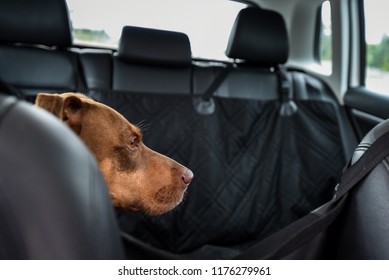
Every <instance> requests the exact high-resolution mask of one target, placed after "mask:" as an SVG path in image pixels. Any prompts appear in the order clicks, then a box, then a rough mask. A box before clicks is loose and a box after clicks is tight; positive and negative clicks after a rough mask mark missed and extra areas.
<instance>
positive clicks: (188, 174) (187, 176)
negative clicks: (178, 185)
mask: <svg viewBox="0 0 389 280" xmlns="http://www.w3.org/2000/svg"><path fill="white" fill-rule="evenodd" d="M193 177H194V175H193V172H192V171H191V170H190V169H186V171H185V172H184V174H182V176H181V179H182V181H184V183H185V184H186V185H189V184H190V183H191V182H192V180H193Z"/></svg>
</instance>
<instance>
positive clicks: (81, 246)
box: [0, 0, 389, 259]
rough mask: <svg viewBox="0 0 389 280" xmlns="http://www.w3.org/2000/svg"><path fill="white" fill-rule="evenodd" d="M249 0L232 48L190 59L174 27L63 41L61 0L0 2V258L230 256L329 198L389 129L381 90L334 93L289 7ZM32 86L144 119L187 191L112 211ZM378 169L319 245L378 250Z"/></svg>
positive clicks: (385, 251) (92, 171)
mask: <svg viewBox="0 0 389 280" xmlns="http://www.w3.org/2000/svg"><path fill="white" fill-rule="evenodd" d="M226 1H227V0H226ZM38 2H39V3H38ZM246 2H247V7H245V8H243V9H242V10H241V11H240V12H239V13H238V15H237V17H236V19H235V22H234V24H233V27H232V30H231V33H230V37H229V41H228V44H227V45H226V55H227V57H228V58H229V59H230V60H229V61H219V60H218V61H216V60H201V59H196V58H193V57H192V51H191V43H190V38H189V37H188V36H187V34H185V33H182V32H178V31H171V30H160V29H153V28H147V27H141V26H123V29H122V33H121V37H120V41H119V45H118V49H117V50H116V49H109V48H97V47H96V48H92V47H82V46H77V45H73V42H72V34H71V22H70V19H69V10H68V7H67V4H66V2H65V0H41V1H31V0H20V1H12V0H1V1H0V6H1V9H0V26H1V30H2V31H1V32H0V90H1V92H2V93H4V95H2V96H1V98H0V158H1V160H0V166H1V168H0V192H1V195H0V201H1V203H0V224H1V226H0V227H1V230H0V244H1V246H0V258H2V259H123V258H124V259H233V258H236V257H239V255H240V254H242V253H244V252H245V251H247V250H249V249H250V248H252V247H253V246H254V245H255V244H257V243H258V242H261V241H263V240H266V238H269V237H271V236H272V235H273V234H275V233H277V232H278V231H280V230H282V229H283V228H285V227H286V226H288V225H290V224H291V223H293V222H295V221H297V220H298V219H300V218H301V217H304V216H305V215H307V214H308V213H310V212H311V211H313V210H315V209H317V208H318V207H320V206H321V205H323V204H324V203H326V202H328V201H329V200H331V199H332V197H333V195H334V191H335V186H336V184H337V182H338V179H339V176H340V174H341V172H342V169H343V168H344V166H346V164H347V163H348V161H349V159H350V158H352V161H354V162H355V161H357V159H356V157H358V155H359V154H360V153H361V151H362V153H363V151H365V150H366V147H367V148H368V147H369V146H370V145H371V143H372V142H374V141H375V139H377V137H378V136H379V135H382V134H384V132H386V131H387V130H388V125H387V122H383V123H381V120H382V119H384V118H386V116H388V115H389V114H388V113H387V111H385V110H381V111H382V112H381V111H379V109H378V110H376V109H375V108H374V105H373V103H374V104H375V102H380V100H381V99H382V98H383V97H377V98H376V99H375V100H378V101H375V100H372V99H369V101H368V102H367V101H366V100H367V99H368V97H366V96H362V97H361V93H360V92H362V91H363V90H361V89H353V88H349V89H348V92H347V93H346V95H345V98H344V99H343V100H340V98H339V94H338V93H339V92H340V91H341V90H342V89H343V87H344V84H342V83H347V82H345V81H343V80H342V81H339V79H341V78H342V77H343V78H344V77H345V76H347V74H345V73H343V72H341V73H339V75H338V76H336V75H335V74H336V71H338V70H336V69H337V68H336V67H335V66H336V65H335V66H334V68H333V72H335V74H334V76H331V77H324V78H323V77H321V76H320V75H317V74H314V73H312V72H311V71H308V70H307V69H304V67H301V65H303V64H301V65H300V64H299V61H298V58H299V55H300V52H301V51H304V50H306V47H305V46H302V47H301V50H299V44H300V45H301V44H303V43H302V42H300V41H299V37H300V36H303V34H304V29H300V30H299V31H298V32H297V31H296V28H297V27H296V26H299V27H301V23H300V25H298V19H299V17H298V16H299V14H298V13H297V14H294V15H293V18H292V15H291V14H290V13H289V12H290V11H291V10H293V9H288V10H286V11H285V12H284V13H283V12H282V11H283V10H281V9H280V10H278V11H277V10H276V8H277V7H278V6H279V7H281V3H285V1H284V2H283V1H281V0H280V1H275V2H274V3H273V4H272V5H273V6H271V4H270V2H271V1H253V2H248V1H246ZM307 2H309V1H303V0H299V1H298V0H296V1H290V3H292V4H293V5H295V6H296V7H302V8H301V12H300V13H303V11H304V9H306V10H308V9H310V11H316V10H317V8H318V7H319V6H320V4H321V2H322V1H319V0H318V1H310V4H307V5H306V6H303V5H302V4H303V3H307ZM334 2H341V1H334ZM350 2H352V1H350ZM260 4H262V5H260ZM292 4H290V5H292ZM337 5H341V4H339V3H335V4H334V8H336V7H337ZM268 6H271V7H270V8H269V7H268ZM303 7H304V8H303ZM288 13H289V14H288ZM307 13H308V12H307ZM309 14H310V16H311V18H308V17H305V18H306V20H307V21H308V22H315V18H314V16H316V13H311V12H309ZM288 15H289V18H288ZM20 19H23V20H20ZM304 26H305V28H308V27H309V24H305V25H304ZM335 34H336V32H335ZM342 36H344V35H342ZM335 38H336V37H335ZM342 38H343V37H342ZM299 51H300V52H299ZM312 55H313V54H312ZM334 55H335V56H336V55H337V52H336V51H335V52H334ZM335 60H336V59H335ZM338 63H343V60H340V61H339V62H338ZM299 65H300V66H299ZM341 65H343V64H341ZM339 71H341V70H339ZM354 91H355V92H358V93H356V94H355V95H353V94H352V93H353V92H354ZM40 92H45V93H60V92H81V93H83V94H85V95H87V96H88V97H90V98H92V99H94V100H96V101H99V102H102V103H104V104H106V105H108V106H111V107H112V108H114V109H116V110H117V111H118V112H120V113H121V114H122V115H123V116H125V117H126V118H127V119H128V120H129V121H130V122H131V123H133V124H142V123H146V125H147V129H145V131H144V142H145V143H146V144H147V146H149V147H150V148H152V149H154V150H156V151H158V152H160V153H162V154H165V155H168V156H169V157H171V158H173V159H175V160H176V161H178V162H180V163H182V164H184V165H186V166H188V167H190V169H191V170H192V171H193V172H194V174H195V179H194V181H193V183H192V184H191V185H190V187H189V188H188V191H187V192H188V193H187V195H186V197H185V199H184V201H183V202H182V203H181V204H180V205H179V206H178V207H177V208H176V209H174V210H173V211H171V212H169V213H167V214H165V215H162V216H158V217H151V216H148V215H147V214H130V213H127V212H125V211H124V210H121V209H114V208H113V207H112V206H111V204H110V201H109V196H108V194H107V191H106V187H105V183H104V180H103V178H102V176H101V174H100V172H99V170H98V166H97V164H96V162H95V160H94V159H93V156H92V155H91V154H90V152H89V151H88V150H87V148H86V147H85V146H84V145H83V144H82V143H81V141H80V140H79V139H77V137H75V135H74V134H73V133H72V132H71V131H70V130H69V129H67V127H65V126H64V125H63V124H62V123H61V122H60V121H59V120H57V119H55V118H54V117H52V116H50V114H48V113H47V112H43V111H42V110H39V109H37V108H35V107H34V106H33V103H34V100H35V98H36V95H37V94H38V93H40ZM10 95H14V96H10ZM15 96H16V97H15ZM17 97H18V98H17ZM385 100H386V99H385ZM364 103H365V104H366V105H365V106H366V107H365V106H364ZM365 108H367V109H365ZM361 110H362V111H365V112H366V113H370V114H374V115H375V117H373V116H370V117H366V114H361V113H359V114H357V113H356V112H357V111H361ZM376 112H378V113H376ZM379 122H380V123H381V124H380V125H379V127H375V128H374V129H373V127H374V126H375V125H376V124H378V123H379ZM140 126H142V125H140ZM371 129H373V130H372V131H370V130H371ZM368 131H370V133H369V134H367V132H368ZM366 134H367V136H366V137H365V138H364V140H363V141H362V142H361V140H362V138H363V137H364V136H365V135H366ZM377 135H378V136H377ZM360 142H361V143H362V144H360V146H359V148H357V146H358V143H360ZM356 148H357V150H356ZM388 168H389V165H388V163H387V160H384V161H383V162H382V163H381V164H380V165H379V166H377V168H376V169H375V171H374V172H373V173H372V174H371V175H370V176H369V178H368V179H366V180H364V181H363V182H361V183H360V185H359V186H358V188H357V189H356V190H355V191H354V192H353V193H352V195H350V197H348V200H347V204H346V206H345V210H344V212H343V214H342V216H341V221H342V222H339V231H340V234H339V236H338V238H336V241H334V244H333V246H334V247H336V250H335V251H336V253H335V254H331V255H328V256H327V257H328V258H346V259H350V258H360V259H364V258H372V259H374V258H381V259H382V258H389V247H387V246H385V245H383V244H389V242H385V240H386V239H387V238H388V237H387V236H389V235H387V233H388V231H389V226H388V224H387V222H386V223H385V216H386V215H385V213H386V212H388V211H389V210H387V207H386V204H387V203H386V197H387V196H386V195H385V194H386V192H387V188H386V185H387V184H386V182H387V180H388V178H389V177H388V176H387V174H388V173H387V170H388ZM377 182H380V183H379V184H378V183H377ZM372 186H374V188H372ZM356 232H358V234H356ZM372 236H374V238H373V237H372ZM377 236H378V237H379V238H378V237H377ZM299 257H300V258H301V255H300V256H299ZM316 257H317V256H316ZM306 258H315V256H311V255H309V253H307V255H306Z"/></svg>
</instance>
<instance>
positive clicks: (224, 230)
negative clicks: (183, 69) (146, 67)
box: [91, 92, 345, 259]
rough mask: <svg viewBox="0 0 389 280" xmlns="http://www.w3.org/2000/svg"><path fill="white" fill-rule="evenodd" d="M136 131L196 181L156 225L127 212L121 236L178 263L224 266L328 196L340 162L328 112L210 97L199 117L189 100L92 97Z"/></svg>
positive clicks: (327, 107) (314, 106)
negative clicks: (209, 110)
mask: <svg viewBox="0 0 389 280" xmlns="http://www.w3.org/2000/svg"><path fill="white" fill-rule="evenodd" d="M91 97H92V98H94V99H96V100H99V101H101V102H103V103H105V104H107V105H109V106H111V107H113V108H115V109H117V110H118V111H119V112H121V113H122V114H123V115H124V116H125V117H126V118H127V119H128V120H129V121H130V122H132V123H134V124H137V123H142V126H144V127H146V129H144V142H145V143H146V145H148V146H149V147H150V148H152V149H155V150H156V151H158V152H160V153H163V154H166V155H168V156H170V157H172V158H173V159H175V160H177V161H178V162H180V163H182V164H184V165H186V166H188V167H189V168H190V169H191V170H192V171H193V172H194V174H195V179H194V181H193V183H192V184H191V185H190V187H189V189H188V192H187V195H186V197H185V199H184V201H183V203H182V204H181V205H179V206H178V207H177V208H176V209H174V210H173V211H171V212H170V213H167V214H165V215H162V216H160V217H149V216H146V215H142V214H136V215H134V214H132V215H129V214H125V213H122V214H121V215H120V217H119V222H120V225H121V228H122V230H124V231H125V232H127V233H129V234H131V235H133V236H135V237H137V238H139V239H141V240H143V241H145V242H147V243H149V244H151V245H153V246H155V247H157V248H160V249H163V250H167V251H169V252H172V253H175V254H179V255H181V257H183V258H192V259H193V258H200V259H210V258H213V259H225V258H231V257H233V256H235V255H237V254H238V253H240V252H241V251H242V250H244V249H246V248H248V247H249V246H250V245H251V244H253V242H256V241H259V240H261V239H263V238H264V237H266V236H269V235H270V234H272V233H274V232H275V231H277V230H279V229H281V228H283V227H284V226H286V225H288V224H289V223H291V222H292V221H294V220H296V219H297V218H299V217H301V216H303V215H305V214H307V213H308V212H309V211H311V210H312V209H314V208H316V207H318V206H319V205H321V204H322V203H324V202H326V201H328V200H329V199H330V198H331V196H332V191H333V187H334V186H335V183H336V180H337V176H338V174H339V172H340V170H341V169H342V167H343V166H344V164H345V160H344V158H345V156H344V153H343V149H342V145H341V137H340V131H339V127H338V120H337V119H336V118H337V117H336V116H337V114H336V107H335V106H334V105H333V104H332V103H331V102H325V101H303V100H300V101H296V105H297V107H298V110H297V112H296V113H295V114H293V115H292V116H289V117H282V116H281V115H280V114H279V111H280V106H281V104H280V103H279V102H278V101H277V100H272V101H255V100H241V99H226V98H215V105H216V111H215V113H214V114H212V115H208V116H204V115H200V114H198V113H197V112H196V111H195V109H194V106H193V100H192V97H191V96H180V95H137V94H125V93H118V92H104V93H101V92H95V93H93V94H91Z"/></svg>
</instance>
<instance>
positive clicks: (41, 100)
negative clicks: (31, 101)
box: [35, 93, 63, 119]
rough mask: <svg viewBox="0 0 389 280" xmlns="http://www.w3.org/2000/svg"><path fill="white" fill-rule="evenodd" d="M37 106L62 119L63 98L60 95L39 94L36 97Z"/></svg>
mask: <svg viewBox="0 0 389 280" xmlns="http://www.w3.org/2000/svg"><path fill="white" fill-rule="evenodd" d="M35 105H36V106H38V107H41V108H43V109H45V110H47V111H49V112H50V113H52V114H53V115H54V116H56V117H58V118H60V119H61V114H62V106H63V98H62V97H61V96H60V95H59V94H55V93H39V94H38V95H37V97H36V100H35Z"/></svg>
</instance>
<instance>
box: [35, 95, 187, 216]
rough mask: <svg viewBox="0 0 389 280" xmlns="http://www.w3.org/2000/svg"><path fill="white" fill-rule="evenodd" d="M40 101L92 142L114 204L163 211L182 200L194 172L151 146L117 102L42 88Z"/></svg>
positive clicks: (134, 209)
mask: <svg viewBox="0 0 389 280" xmlns="http://www.w3.org/2000/svg"><path fill="white" fill-rule="evenodd" d="M35 104H36V106H38V107H41V108H44V109H46V110H47V111H49V112H51V113H52V114H54V115H55V116H56V117H58V118H59V119H61V120H62V121H63V122H65V123H66V124H67V125H68V126H69V127H70V128H71V129H72V130H73V131H74V132H75V133H76V134H78V135H79V136H80V138H81V139H82V140H83V141H84V143H85V144H86V145H87V146H88V147H89V149H90V150H91V151H92V153H93V154H94V155H95V157H96V160H97V162H98V164H99V167H100V170H101V172H102V174H103V176H104V179H105V181H106V183H107V186H108V190H109V194H110V197H111V200H112V203H113V205H114V206H116V207H121V208H124V209H126V210H128V211H145V212H147V213H149V214H151V215H160V214H163V213H165V212H167V211H170V210H171V209H173V208H174V207H176V206H177V205H178V204H179V203H180V202H181V201H182V199H183V196H184V193H185V191H186V189H187V187H188V185H189V184H190V182H191V181H192V179H193V173H192V171H191V170H189V169H188V168H186V167H184V166H183V165H181V164H179V163H177V162H176V161H174V160H172V159H171V158H168V157H166V156H164V155H162V154H159V153H157V152H155V151H153V150H151V149H150V148H148V147H147V146H146V145H145V144H144V143H143V142H142V133H141V131H140V129H139V128H137V127H136V126H135V125H133V124H131V123H129V122H128V121H127V120H126V119H125V118H124V117H123V116H122V115H121V114H119V113H118V112H117V111H115V110H114V109H112V108H111V107H108V106H106V105H104V104H102V103H99V102H96V101H93V100H92V99H90V98H88V97H86V96H84V95H82V94H77V93H63V94H43V93H41V94H38V96H37V99H36V102H35Z"/></svg>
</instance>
